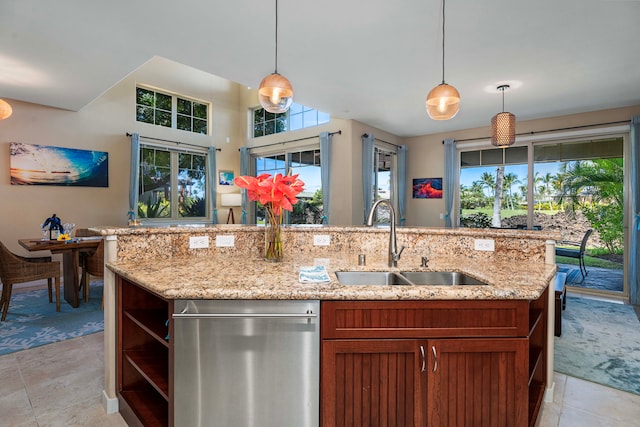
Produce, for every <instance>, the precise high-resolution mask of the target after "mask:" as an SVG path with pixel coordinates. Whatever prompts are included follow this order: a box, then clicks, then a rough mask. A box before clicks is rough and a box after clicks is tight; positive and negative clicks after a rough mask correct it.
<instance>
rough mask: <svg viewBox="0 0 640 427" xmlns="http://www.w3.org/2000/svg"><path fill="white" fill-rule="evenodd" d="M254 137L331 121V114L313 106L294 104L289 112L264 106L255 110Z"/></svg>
mask: <svg viewBox="0 0 640 427" xmlns="http://www.w3.org/2000/svg"><path fill="white" fill-rule="evenodd" d="M252 113H253V137H254V138H258V137H261V136H265V135H273V134H276V133H281V132H288V131H292V130H299V129H304V128H308V127H313V126H318V125H321V124H324V123H329V120H330V118H331V117H330V116H329V114H327V113H323V112H321V111H318V110H314V109H313V108H310V107H306V106H304V105H300V104H295V103H294V104H292V105H291V107H290V108H289V110H288V111H287V112H284V113H278V114H274V113H270V112H268V111H266V110H265V109H264V108H256V109H254V110H253V112H252Z"/></svg>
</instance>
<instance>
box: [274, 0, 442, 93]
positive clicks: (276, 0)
mask: <svg viewBox="0 0 640 427" xmlns="http://www.w3.org/2000/svg"><path fill="white" fill-rule="evenodd" d="M276 1H277V0H276ZM444 2H445V0H442V84H444Z"/></svg>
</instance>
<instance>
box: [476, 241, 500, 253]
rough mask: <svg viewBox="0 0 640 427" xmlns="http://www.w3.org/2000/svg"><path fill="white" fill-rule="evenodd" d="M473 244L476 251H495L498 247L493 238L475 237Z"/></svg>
mask: <svg viewBox="0 0 640 427" xmlns="http://www.w3.org/2000/svg"><path fill="white" fill-rule="evenodd" d="M473 246H474V249H475V250H476V251H488V252H493V251H494V250H495V247H496V246H495V242H494V240H493V239H473Z"/></svg>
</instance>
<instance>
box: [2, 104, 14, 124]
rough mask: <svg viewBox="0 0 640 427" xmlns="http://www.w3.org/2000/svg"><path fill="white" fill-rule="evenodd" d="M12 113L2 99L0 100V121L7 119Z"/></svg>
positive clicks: (11, 109)
mask: <svg viewBox="0 0 640 427" xmlns="http://www.w3.org/2000/svg"><path fill="white" fill-rule="evenodd" d="M12 113H13V108H11V105H9V103H8V102H7V101H5V100H4V99H0V120H4V119H6V118H8V117H9V116H11V114H12Z"/></svg>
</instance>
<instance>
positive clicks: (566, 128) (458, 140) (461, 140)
mask: <svg viewBox="0 0 640 427" xmlns="http://www.w3.org/2000/svg"><path fill="white" fill-rule="evenodd" d="M629 122H630V120H619V121H617V122H607V123H594V124H591V125H581V126H570V127H565V128H557V129H547V130H538V131H531V132H523V133H517V134H516V136H523V135H535V134H537V133H547V132H559V131H563V130H575V129H584V128H590V127H595V126H607V125H619V124H621V123H629ZM486 139H491V137H490V136H485V137H482V138H466V139H456V140H455V141H456V142H468V141H482V140H486ZM442 143H443V144H444V141H442Z"/></svg>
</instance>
